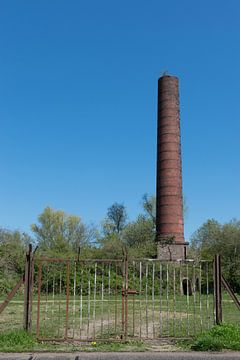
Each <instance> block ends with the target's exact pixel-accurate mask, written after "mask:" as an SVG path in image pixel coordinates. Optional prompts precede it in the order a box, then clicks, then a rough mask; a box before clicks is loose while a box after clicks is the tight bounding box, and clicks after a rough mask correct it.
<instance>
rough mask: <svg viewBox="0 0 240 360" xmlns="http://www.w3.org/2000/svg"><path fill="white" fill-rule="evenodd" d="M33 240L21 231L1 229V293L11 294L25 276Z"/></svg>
mask: <svg viewBox="0 0 240 360" xmlns="http://www.w3.org/2000/svg"><path fill="white" fill-rule="evenodd" d="M31 241H32V240H31V238H30V237H29V236H28V235H27V234H25V233H21V232H20V231H10V230H6V229H0V293H2V292H3V293H5V292H9V291H10V290H11V289H12V287H13V286H14V285H15V283H16V281H17V280H18V279H19V278H20V276H21V275H22V274H23V270H24V261H25V252H26V247H27V245H28V244H29V243H30V242H31Z"/></svg>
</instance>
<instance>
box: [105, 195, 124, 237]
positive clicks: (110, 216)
mask: <svg viewBox="0 0 240 360" xmlns="http://www.w3.org/2000/svg"><path fill="white" fill-rule="evenodd" d="M126 221H127V212H126V208H125V206H124V205H123V204H119V203H117V202H115V203H114V204H113V205H112V206H110V207H109V208H108V210H107V217H106V219H105V221H104V222H103V232H104V233H105V234H106V235H107V234H111V233H117V234H120V233H121V231H122V230H123V229H124V226H125V225H126Z"/></svg>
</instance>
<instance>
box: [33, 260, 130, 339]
mask: <svg viewBox="0 0 240 360" xmlns="http://www.w3.org/2000/svg"><path fill="white" fill-rule="evenodd" d="M123 273H124V266H123V262H122V261H103V260H86V261H70V260H60V261H57V260H55V261H53V260H52V259H49V260H42V261H40V264H39V269H38V299H37V321H36V323H37V324H36V326H37V336H38V338H41V339H73V340H82V341H92V340H95V339H121V338H122V337H123V332H124V326H123V325H124V324H123V322H124V319H123V316H122V308H123V307H122V303H123V299H122V286H123Z"/></svg>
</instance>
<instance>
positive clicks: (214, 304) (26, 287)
mask: <svg viewBox="0 0 240 360" xmlns="http://www.w3.org/2000/svg"><path fill="white" fill-rule="evenodd" d="M3 300H4V299H3ZM222 321H223V322H227V323H239V321H240V302H239V300H238V295H237V294H234V292H233V291H232V289H231V287H230V285H229V284H228V282H227V281H226V279H225V278H224V274H221V263H220V258H219V256H216V257H215V259H214V261H199V262H194V261H191V260H188V261H160V260H156V259H143V260H139V259H128V258H125V259H119V260H106V259H104V260H103V259H99V260H92V259H90V260H79V261H76V260H71V259H48V258H40V259H38V260H35V263H34V260H33V254H32V252H31V248H30V249H29V252H28V253H27V256H26V266H25V274H24V275H23V277H22V278H21V279H19V281H18V282H17V284H16V286H15V287H14V288H13V289H12V291H11V292H10V293H9V294H8V296H7V297H6V298H5V300H4V301H3V302H2V303H1V304H0V331H1V332H4V331H10V330H16V329H19V328H25V329H26V330H28V331H32V333H34V334H36V335H37V338H38V339H39V340H56V341H61V340H69V339H71V340H79V341H94V340H98V341H99V340H104V341H106V340H109V341H121V340H125V339H143V340H144V339H158V338H163V337H174V338H184V337H191V336H193V335H196V334H199V333H201V332H202V331H205V330H208V329H210V328H211V327H212V326H213V325H214V324H218V323H221V322H222Z"/></svg>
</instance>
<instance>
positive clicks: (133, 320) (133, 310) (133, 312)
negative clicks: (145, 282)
mask: <svg viewBox="0 0 240 360" xmlns="http://www.w3.org/2000/svg"><path fill="white" fill-rule="evenodd" d="M133 288H134V289H135V261H133ZM132 315H133V319H132V322H133V336H134V333H135V295H134V294H133V298H132Z"/></svg>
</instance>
